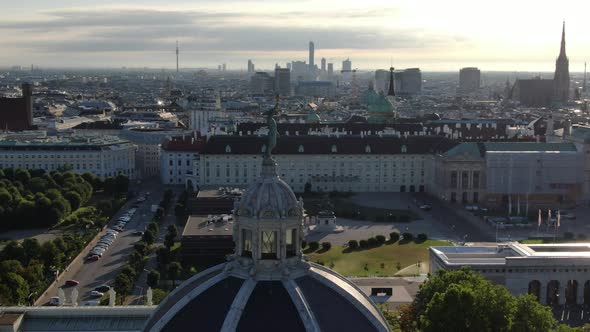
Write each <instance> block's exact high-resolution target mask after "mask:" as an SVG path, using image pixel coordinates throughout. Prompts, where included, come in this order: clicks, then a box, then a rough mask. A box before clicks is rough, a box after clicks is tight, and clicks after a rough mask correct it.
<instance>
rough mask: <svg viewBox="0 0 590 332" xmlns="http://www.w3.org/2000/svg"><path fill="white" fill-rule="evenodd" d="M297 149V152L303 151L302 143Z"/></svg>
mask: <svg viewBox="0 0 590 332" xmlns="http://www.w3.org/2000/svg"><path fill="white" fill-rule="evenodd" d="M297 151H299V153H303V152H305V149H304V148H303V145H299V149H297Z"/></svg>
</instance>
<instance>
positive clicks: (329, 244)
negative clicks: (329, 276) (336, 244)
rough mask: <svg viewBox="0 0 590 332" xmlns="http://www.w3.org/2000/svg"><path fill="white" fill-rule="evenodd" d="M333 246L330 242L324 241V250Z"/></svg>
mask: <svg viewBox="0 0 590 332" xmlns="http://www.w3.org/2000/svg"><path fill="white" fill-rule="evenodd" d="M330 248H332V244H331V243H330V242H322V250H324V251H328V250H330Z"/></svg>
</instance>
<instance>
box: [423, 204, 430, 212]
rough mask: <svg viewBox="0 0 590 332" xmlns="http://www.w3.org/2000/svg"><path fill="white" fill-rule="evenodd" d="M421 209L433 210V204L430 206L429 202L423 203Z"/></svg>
mask: <svg viewBox="0 0 590 332" xmlns="http://www.w3.org/2000/svg"><path fill="white" fill-rule="evenodd" d="M420 210H424V211H430V210H432V206H430V205H428V204H423V205H420Z"/></svg>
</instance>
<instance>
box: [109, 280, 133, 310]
mask: <svg viewBox="0 0 590 332" xmlns="http://www.w3.org/2000/svg"><path fill="white" fill-rule="evenodd" d="M113 287H114V288H115V291H116V292H117V294H118V295H120V297H119V298H120V301H121V303H122V302H123V300H124V298H125V296H126V295H129V294H131V291H132V287H133V281H132V280H131V279H130V278H129V276H128V275H127V274H124V273H119V274H118V275H117V277H116V278H115V281H114V282H113Z"/></svg>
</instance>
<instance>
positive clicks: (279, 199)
mask: <svg viewBox="0 0 590 332" xmlns="http://www.w3.org/2000/svg"><path fill="white" fill-rule="evenodd" d="M275 167H276V166H275V163H274V160H272V159H265V160H264V162H263V164H262V174H261V176H260V178H258V179H257V180H256V181H255V182H254V183H252V184H251V185H250V186H249V187H248V189H247V190H246V193H245V194H244V195H243V196H242V198H241V199H240V202H239V204H238V208H237V209H236V211H237V215H238V216H241V217H251V218H258V219H261V218H266V219H268V218H281V219H282V218H286V217H296V216H300V215H302V213H303V211H301V207H300V205H299V202H298V201H297V198H296V197H295V193H293V190H291V187H289V185H288V184H287V183H285V181H283V180H281V179H280V178H279V177H278V176H277V174H276V170H275Z"/></svg>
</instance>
